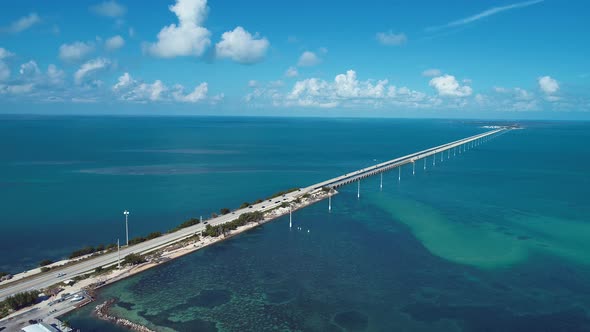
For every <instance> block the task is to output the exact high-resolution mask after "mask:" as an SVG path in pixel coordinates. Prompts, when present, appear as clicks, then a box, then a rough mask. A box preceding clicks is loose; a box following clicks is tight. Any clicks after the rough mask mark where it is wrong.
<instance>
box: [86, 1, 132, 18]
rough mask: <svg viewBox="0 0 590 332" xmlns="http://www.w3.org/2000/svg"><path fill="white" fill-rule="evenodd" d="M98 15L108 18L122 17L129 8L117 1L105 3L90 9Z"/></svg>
mask: <svg viewBox="0 0 590 332" xmlns="http://www.w3.org/2000/svg"><path fill="white" fill-rule="evenodd" d="M90 9H91V10H92V11H93V12H95V13H96V14H98V15H101V16H106V17H113V18H115V17H121V16H123V15H125V13H126V12H127V8H126V7H125V6H123V5H121V4H119V3H117V2H116V1H114V0H112V1H104V2H101V3H99V4H98V5H95V6H92V7H90Z"/></svg>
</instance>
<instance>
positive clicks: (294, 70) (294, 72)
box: [285, 67, 299, 77]
mask: <svg viewBox="0 0 590 332" xmlns="http://www.w3.org/2000/svg"><path fill="white" fill-rule="evenodd" d="M297 75H299V72H298V71H297V68H295V67H289V68H287V71H285V76H287V77H297Z"/></svg>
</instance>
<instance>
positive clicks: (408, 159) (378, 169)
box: [312, 127, 509, 189]
mask: <svg viewBox="0 0 590 332" xmlns="http://www.w3.org/2000/svg"><path fill="white" fill-rule="evenodd" d="M508 130H509V128H508V127H502V128H497V129H494V130H491V131H488V132H485V133H482V134H478V135H474V136H471V137H467V138H463V139H460V140H457V141H454V142H450V143H446V144H442V145H439V146H436V147H433V148H429V149H426V150H422V151H419V152H415V153H412V154H409V155H406V156H403V157H399V158H395V159H392V160H388V161H386V162H383V163H380V164H377V165H374V166H370V167H367V168H363V169H360V170H358V171H354V172H352V173H347V174H345V175H342V176H339V177H335V178H332V179H330V180H327V181H324V182H320V183H318V184H315V185H313V186H312V188H313V189H319V188H331V189H335V188H338V187H341V186H344V185H347V184H350V183H353V182H359V183H360V180H361V179H364V178H367V177H370V176H374V175H377V174H380V173H384V172H387V171H390V170H392V169H394V168H398V171H399V180H401V167H402V166H404V165H407V164H412V173H415V172H416V162H417V161H418V160H420V159H424V169H426V167H427V165H426V159H427V158H428V157H431V156H432V163H433V165H436V159H437V155H438V154H440V160H441V161H442V160H444V155H445V152H446V153H447V158H450V157H451V155H453V156H455V155H456V154H457V153H459V154H460V153H462V152H465V151H466V150H467V149H471V148H474V147H477V146H479V145H481V144H482V143H484V142H487V141H489V140H490V139H493V138H494V137H496V136H498V135H501V134H504V133H505V132H507V131H508Z"/></svg>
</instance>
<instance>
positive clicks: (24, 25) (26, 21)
mask: <svg viewBox="0 0 590 332" xmlns="http://www.w3.org/2000/svg"><path fill="white" fill-rule="evenodd" d="M39 22H41V18H40V17H39V15H37V13H30V14H29V15H27V16H23V17H21V18H19V19H18V20H16V21H14V22H12V24H10V25H9V26H8V27H4V28H0V31H5V32H10V33H19V32H22V31H25V30H27V29H29V28H30V27H32V26H33V25H35V24H37V23H39Z"/></svg>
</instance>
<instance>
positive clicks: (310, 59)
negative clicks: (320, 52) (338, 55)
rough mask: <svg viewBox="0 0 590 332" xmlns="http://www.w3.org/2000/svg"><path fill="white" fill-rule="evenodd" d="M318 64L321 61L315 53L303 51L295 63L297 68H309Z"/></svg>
mask: <svg viewBox="0 0 590 332" xmlns="http://www.w3.org/2000/svg"><path fill="white" fill-rule="evenodd" d="M320 62H322V59H320V57H319V56H317V55H316V54H315V53H313V52H310V51H305V52H303V53H302V54H301V56H300V57H299V61H297V65H298V66H299V67H310V66H315V65H317V64H319V63H320Z"/></svg>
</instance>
